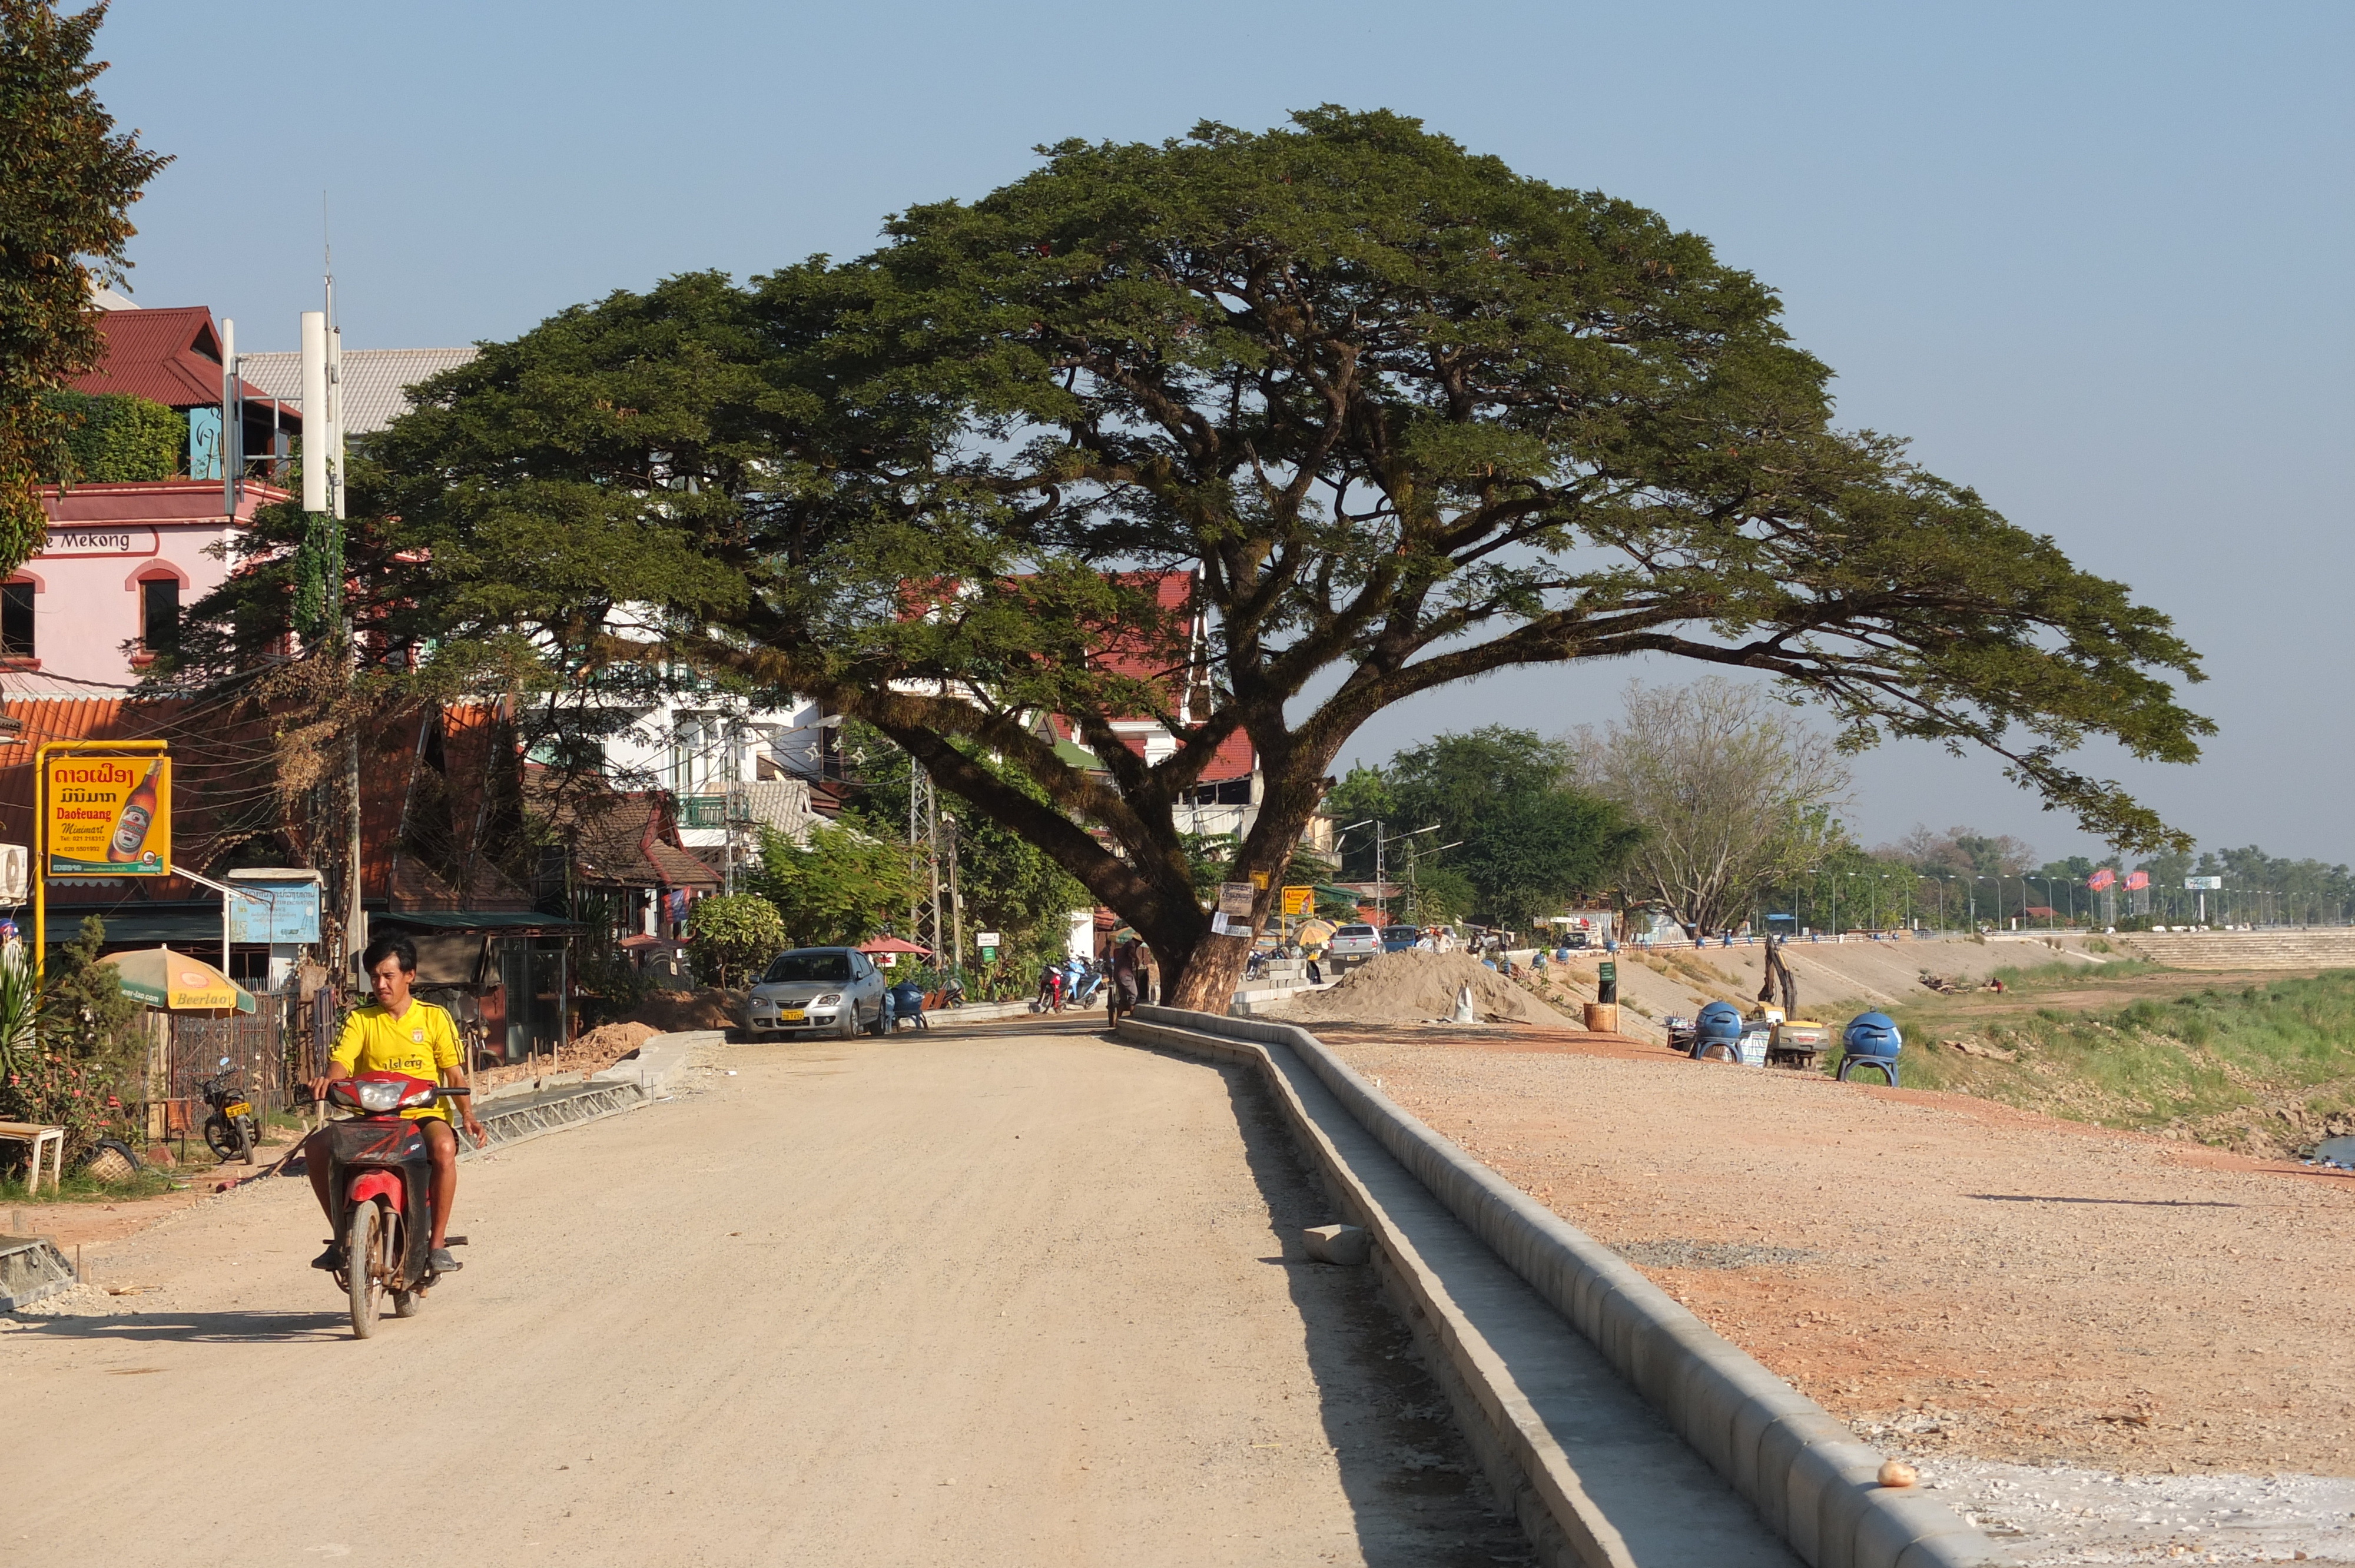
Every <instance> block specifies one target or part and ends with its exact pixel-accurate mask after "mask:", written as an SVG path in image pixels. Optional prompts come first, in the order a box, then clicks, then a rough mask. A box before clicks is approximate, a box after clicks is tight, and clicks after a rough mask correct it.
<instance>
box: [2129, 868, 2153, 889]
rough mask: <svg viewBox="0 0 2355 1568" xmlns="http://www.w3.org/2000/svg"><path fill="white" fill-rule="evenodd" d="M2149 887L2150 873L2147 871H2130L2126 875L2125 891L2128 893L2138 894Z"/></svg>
mask: <svg viewBox="0 0 2355 1568" xmlns="http://www.w3.org/2000/svg"><path fill="white" fill-rule="evenodd" d="M2149 885H2150V873H2148V872H2147V871H2130V872H2128V873H2126V891H2127V892H2128V893H2140V892H2141V891H2142V890H2143V889H2144V888H2146V887H2148V886H2149Z"/></svg>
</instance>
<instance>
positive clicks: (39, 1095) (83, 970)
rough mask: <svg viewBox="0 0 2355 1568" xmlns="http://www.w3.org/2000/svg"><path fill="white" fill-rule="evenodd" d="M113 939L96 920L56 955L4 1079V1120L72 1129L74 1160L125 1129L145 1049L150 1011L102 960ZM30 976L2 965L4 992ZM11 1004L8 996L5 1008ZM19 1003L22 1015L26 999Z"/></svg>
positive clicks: (2, 1002) (0, 1105) (69, 1149)
mask: <svg viewBox="0 0 2355 1568" xmlns="http://www.w3.org/2000/svg"><path fill="white" fill-rule="evenodd" d="M105 941H106V927H105V925H104V923H103V922H101V920H99V919H98V917H97V916H91V917H90V918H88V919H85V920H84V921H83V922H82V924H81V930H80V933H79V934H78V935H77V936H76V937H75V938H73V939H72V940H71V941H69V942H66V943H64V944H63V945H61V946H60V947H59V948H58V949H57V950H56V951H55V952H54V953H52V954H51V955H50V957H49V962H48V975H47V977H46V979H47V982H48V983H47V987H46V989H45V991H43V993H42V996H41V999H40V1007H39V1011H38V1012H37V1016H36V1018H35V1021H34V1025H33V1035H32V1038H31V1040H30V1041H29V1042H25V1041H24V1040H23V1036H21V1035H20V1036H19V1041H20V1044H19V1046H18V1049H17V1050H16V1053H15V1060H14V1061H13V1062H12V1063H10V1064H9V1065H8V1066H7V1068H6V1070H5V1073H0V1119H5V1120H9V1121H37V1122H45V1123H48V1125H50V1126H53V1127H62V1128H65V1129H66V1158H67V1160H74V1159H76V1158H78V1157H79V1156H80V1154H81V1153H82V1152H83V1151H84V1150H87V1149H89V1148H90V1147H91V1144H92V1143H93V1142H94V1141H96V1140H97V1139H99V1138H100V1137H101V1136H103V1135H105V1134H107V1133H109V1132H113V1131H119V1130H123V1126H124V1118H125V1114H126V1113H125V1111H124V1109H123V1100H122V1096H123V1092H124V1086H126V1085H129V1084H131V1083H133V1082H134V1081H135V1080H136V1078H137V1075H138V1069H139V1065H140V1052H141V1051H142V1049H143V1048H144V1035H143V1033H142V1031H141V1029H140V1023H141V1021H142V1020H143V1019H144V1017H145V1015H146V1012H147V1010H146V1008H145V1007H144V1005H142V1004H141V1003H139V1002H137V1001H133V1000H132V999H131V998H130V997H128V996H125V995H124V994H123V986H122V983H121V981H120V980H118V979H117V977H116V971H115V970H114V969H113V968H112V966H111V965H102V964H101V963H100V962H99V961H98V959H99V949H100V948H101V947H102V946H103V945H104V943H105ZM8 971H13V976H12V975H11V974H10V973H9V972H8ZM23 972H24V966H20V965H16V964H0V987H5V986H7V985H11V984H14V983H16V978H14V977H21V976H22V974H23ZM7 1004H8V999H7V998H6V997H5V995H0V1008H5V1006H6V1005H7ZM15 1005H16V1007H17V1009H18V1012H19V1015H20V1016H21V1013H22V1010H23V1008H24V1006H25V1003H24V1001H23V999H21V998H19V999H17V1000H16V1003H15Z"/></svg>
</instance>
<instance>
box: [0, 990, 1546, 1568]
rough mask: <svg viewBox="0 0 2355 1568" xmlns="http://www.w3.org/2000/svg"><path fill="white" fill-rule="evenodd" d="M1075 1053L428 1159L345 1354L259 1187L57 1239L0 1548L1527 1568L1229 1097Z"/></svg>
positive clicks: (27, 1355) (552, 1558) (22, 1396)
mask: <svg viewBox="0 0 2355 1568" xmlns="http://www.w3.org/2000/svg"><path fill="white" fill-rule="evenodd" d="M1091 1029H1092V1025H1081V1024H1069V1025H1061V1026H1050V1027H1048V1028H1034V1029H1031V1030H1028V1031H1025V1032H1021V1033H1013V1032H1006V1031H992V1032H988V1033H979V1032H974V1033H959V1032H953V1031H951V1030H949V1029H945V1028H944V1029H939V1030H935V1031H933V1032H932V1033H928V1034H901V1035H898V1036H895V1037H893V1038H891V1039H890V1040H862V1041H857V1042H843V1043H832V1042H829V1043H826V1044H790V1045H762V1046H738V1047H729V1048H725V1049H724V1051H722V1052H721V1053H720V1054H718V1055H717V1056H716V1057H715V1058H714V1060H715V1061H716V1063H717V1065H715V1066H712V1067H708V1068H703V1069H700V1070H697V1071H694V1072H692V1073H691V1075H690V1082H691V1084H692V1086H693V1089H694V1092H692V1093H688V1094H686V1095H683V1096H681V1097H678V1098H676V1099H674V1100H672V1101H671V1102H669V1103H665V1104H657V1105H655V1106H652V1107H648V1108H645V1109H643V1110H639V1111H634V1112H632V1113H630V1114H628V1115H625V1116H620V1117H615V1118H610V1119H608V1120H604V1121H600V1122H596V1123H591V1124H589V1125H587V1126H584V1127H581V1128H577V1129H574V1130H571V1131H567V1132H565V1133H563V1134H561V1135H560V1136H557V1137H551V1138H544V1139H537V1140H535V1141H533V1142H532V1143H530V1144H528V1145H525V1146H522V1147H520V1148H517V1149H515V1150H508V1151H505V1152H494V1153H492V1154H490V1155H487V1156H485V1158H484V1159H482V1160H479V1161H476V1162H474V1163H471V1164H470V1165H469V1166H468V1167H467V1169H466V1171H465V1174H464V1178H463V1183H462V1186H461V1190H460V1208H459V1213H458V1214H457V1216H456V1228H457V1229H458V1230H460V1231H461V1232H464V1233H466V1234H470V1235H471V1237H472V1244H473V1245H471V1246H470V1247H469V1249H468V1250H467V1252H466V1254H465V1255H464V1257H465V1260H466V1264H467V1267H466V1271H465V1272H464V1274H463V1275H460V1276H459V1277H456V1278H455V1279H453V1280H450V1281H448V1282H446V1283H444V1284H443V1285H442V1286H441V1287H438V1288H437V1289H436V1290H435V1291H434V1292H433V1295H432V1300H431V1301H429V1302H427V1303H426V1304H425V1309H424V1312H423V1314H422V1316H421V1317H420V1318H418V1319H414V1320H409V1321H387V1322H385V1323H383V1324H382V1325H381V1326H380V1327H379V1328H378V1332H377V1336H376V1337H375V1338H374V1339H372V1340H367V1341H365V1342H356V1341H354V1340H352V1339H351V1338H350V1333H349V1328H348V1325H347V1323H346V1319H345V1318H344V1315H343V1313H342V1312H341V1311H340V1310H339V1309H338V1305H339V1300H338V1298H337V1297H336V1295H335V1293H334V1290H333V1288H332V1287H331V1285H330V1284H329V1282H328V1281H327V1279H326V1278H325V1277H324V1276H321V1275H318V1274H315V1273H314V1272H312V1271H311V1270H310V1269H309V1268H308V1267H307V1266H306V1264H307V1262H308V1260H309V1258H310V1256H311V1255H312V1254H313V1253H314V1252H315V1251H316V1250H317V1248H318V1245H319V1237H320V1235H321V1234H323V1232H322V1229H321V1224H320V1221H319V1218H318V1215H317V1213H316V1211H315V1209H314V1208H313V1206H312V1205H311V1202H310V1199H309V1194H308V1192H307V1191H305V1190H304V1189H302V1188H301V1186H300V1185H299V1184H298V1183H293V1182H285V1183H274V1182H273V1183H268V1184H258V1185H256V1186H254V1187H250V1188H246V1189H241V1190H240V1191H239V1192H234V1193H231V1194H229V1195H226V1196H224V1197H222V1198H221V1199H219V1200H218V1201H216V1202H209V1203H206V1204H204V1205H202V1206H200V1207H197V1208H195V1209H192V1210H190V1211H188V1212H186V1213H181V1214H178V1215H176V1216H173V1217H172V1218H170V1219H167V1220H165V1221H164V1222H163V1223H162V1224H157V1225H155V1226H154V1227H153V1228H151V1229H149V1230H146V1231H144V1233H142V1234H138V1235H135V1236H133V1237H129V1238H127V1239H124V1240H123V1241H120V1242H117V1243H113V1244H110V1245H106V1246H103V1247H100V1248H95V1249H92V1251H91V1254H90V1255H89V1257H88V1260H87V1261H88V1264H89V1266H90V1273H91V1278H92V1281H93V1283H92V1285H91V1287H85V1288H83V1289H81V1290H80V1291H77V1292H75V1293H74V1294H73V1295H72V1297H71V1298H69V1299H61V1300H60V1301H59V1302H58V1303H56V1304H51V1303H42V1304H40V1305H41V1308H46V1310H41V1309H37V1310H35V1311H33V1312H28V1313H27V1314H24V1315H22V1316H19V1317H17V1318H14V1319H6V1318H0V1407H5V1409H6V1410H7V1411H8V1412H9V1414H10V1418H11V1428H12V1430H13V1431H15V1432H16V1433H17V1434H19V1435H20V1436H22V1435H25V1434H37V1435H38V1440H37V1441H25V1442H19V1443H18V1444H16V1446H13V1447H12V1449H11V1454H10V1459H9V1485H8V1489H7V1490H8V1499H9V1507H8V1510H7V1520H6V1523H5V1527H0V1528H5V1531H6V1540H7V1544H6V1546H5V1548H0V1562H9V1563H15V1562H22V1563H42V1564H44V1565H45V1568H79V1565H80V1564H98V1563H104V1564H109V1565H119V1564H121V1563H138V1562H146V1561H151V1560H160V1559H164V1558H166V1557H172V1558H181V1557H186V1556H188V1555H189V1554H190V1553H191V1552H209V1553H210V1554H212V1555H215V1556H218V1555H221V1554H222V1552H228V1554H229V1555H230V1556H232V1557H234V1558H235V1559H236V1560H237V1561H239V1562H250V1563H259V1564H294V1563H312V1562H316V1561H320V1560H322V1559H325V1558H339V1557H351V1558H354V1559H356V1560H360V1561H367V1562H370V1563H433V1564H437V1565H448V1564H469V1563H496V1564H502V1565H507V1564H528V1563H541V1562H546V1563H649V1564H687V1563H694V1564H736V1563H744V1564H753V1563H758V1564H762V1565H767V1564H773V1563H811V1564H817V1563H842V1564H859V1565H862V1568H864V1565H868V1564H909V1565H922V1568H937V1565H939V1564H944V1563H955V1564H959V1565H961V1568H964V1565H974V1568H980V1565H991V1564H1005V1565H1007V1568H1032V1565H1036V1564H1060V1563H1072V1564H1081V1563H1089V1564H1092V1563H1123V1564H1128V1563H1144V1564H1159V1563H1168V1564H1173V1565H1174V1564H1189V1565H1190V1564H1199V1563H1235V1564H1253V1565H1255V1564H1262V1563H1380V1564H1407V1563H1413V1564H1418V1565H1420V1564H1438V1565H1462V1564H1487V1563H1527V1562H1529V1555H1528V1552H1527V1550H1526V1546H1525V1544H1524V1542H1522V1541H1521V1538H1520V1536H1519V1534H1518V1531H1517V1530H1516V1529H1515V1528H1514V1527H1513V1526H1512V1525H1510V1524H1509V1523H1508V1522H1507V1521H1504V1520H1498V1519H1497V1518H1496V1517H1495V1516H1494V1515H1493V1514H1492V1512H1491V1511H1490V1502H1489V1499H1488V1498H1487V1494H1486V1490H1485V1487H1484V1486H1483V1484H1482V1483H1481V1482H1480V1481H1479V1479H1478V1478H1477V1477H1476V1474H1475V1473H1474V1472H1473V1471H1472V1470H1471V1469H1470V1467H1469V1462H1468V1459H1467V1457H1466V1455H1465V1451H1464V1449H1463V1447H1462V1445H1461V1442H1460V1439H1459V1438H1458V1437H1457V1436H1456V1434H1455V1431H1454V1429H1453V1427H1452V1426H1451V1425H1449V1423H1448V1421H1447V1419H1446V1412H1445V1407H1444V1402H1443V1401H1442V1399H1441V1397H1440V1395H1439V1394H1438V1393H1437V1392H1436V1391H1435V1389H1434V1388H1433V1385H1432V1384H1431V1383H1430V1382H1429V1381H1428V1380H1427V1378H1426V1377H1425V1376H1424V1374H1423V1372H1421V1371H1420V1369H1419V1368H1418V1366H1417V1365H1416V1363H1415V1361H1414V1360H1413V1357H1412V1350H1411V1344H1410V1341H1409V1340H1408V1339H1407V1336H1406V1333H1405V1330H1404V1329H1403V1328H1402V1327H1401V1325H1400V1323H1399V1322H1398V1321H1397V1319H1395V1318H1394V1317H1392V1316H1391V1314H1390V1313H1389V1312H1388V1310H1387V1309H1386V1308H1384V1307H1383V1305H1382V1302H1381V1298H1380V1294H1379V1292H1378V1289H1377V1287H1376V1285H1375V1282H1374V1280H1373V1277H1372V1275H1371V1273H1370V1271H1369V1270H1364V1269H1336V1268H1327V1267H1324V1266H1318V1265H1313V1264H1309V1263H1307V1262H1306V1261H1305V1258H1304V1256H1303V1254H1302V1252H1301V1249H1300V1245H1299V1234H1298V1233H1299V1231H1300V1229H1301V1228H1302V1227H1304V1226H1306V1225H1310V1224H1320V1223H1324V1222H1326V1221H1328V1220H1330V1219H1332V1218H1333V1217H1334V1216H1333V1215H1332V1214H1331V1213H1330V1212H1329V1211H1328V1210H1327V1207H1326V1205H1325V1202H1324V1200H1323V1198H1322V1197H1321V1196H1320V1195H1319V1194H1318V1192H1317V1191H1316V1187H1315V1186H1314V1185H1313V1183H1312V1182H1311V1181H1309V1180H1308V1178H1307V1176H1306V1174H1305V1172H1304V1171H1303V1170H1302V1168H1301V1167H1300V1166H1299V1164H1298V1163H1297V1160H1296V1157H1295V1155H1294V1153H1293V1151H1292V1150H1291V1148H1290V1145H1289V1144H1288V1142H1287V1141H1286V1140H1285V1139H1284V1136H1283V1134H1282V1131H1281V1128H1280V1124H1279V1123H1278V1121H1277V1120H1276V1119H1275V1117H1274V1115H1273V1110H1272V1107H1268V1106H1267V1105H1266V1104H1265V1103H1264V1102H1263V1100H1262V1099H1261V1098H1260V1097H1259V1096H1258V1093H1257V1091H1256V1090H1255V1089H1253V1088H1252V1087H1251V1086H1250V1085H1249V1083H1248V1081H1247V1080H1246V1079H1245V1078H1243V1077H1242V1076H1241V1074H1240V1072H1239V1071H1234V1072H1228V1073H1222V1072H1221V1071H1220V1070H1219V1069H1217V1068H1215V1067H1210V1066H1207V1065H1201V1064H1199V1063H1195V1062H1191V1061H1186V1060H1179V1059H1177V1058H1173V1057H1163V1056H1158V1055H1156V1054H1151V1053H1147V1052H1144V1051H1139V1050H1136V1049H1134V1048H1130V1047H1125V1046H1120V1045H1115V1044H1110V1043H1108V1042H1105V1041H1103V1040H1102V1039H1100V1038H1098V1037H1096V1036H1095V1035H1094V1034H1093V1033H1091ZM112 1289H122V1290H130V1291H136V1294H133V1295H124V1296H115V1295H110V1294H106V1293H105V1292H107V1291H109V1290H112Z"/></svg>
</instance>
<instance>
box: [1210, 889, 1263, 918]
mask: <svg viewBox="0 0 2355 1568" xmlns="http://www.w3.org/2000/svg"><path fill="white" fill-rule="evenodd" d="M1256 891H1257V890H1256V889H1255V888H1253V887H1252V885H1251V884H1250V883H1248V882H1222V883H1220V884H1219V913H1220V914H1221V915H1224V916H1226V917H1227V918H1228V919H1230V920H1248V919H1250V918H1251V912H1252V894H1253V893H1254V892H1256Z"/></svg>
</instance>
